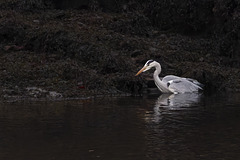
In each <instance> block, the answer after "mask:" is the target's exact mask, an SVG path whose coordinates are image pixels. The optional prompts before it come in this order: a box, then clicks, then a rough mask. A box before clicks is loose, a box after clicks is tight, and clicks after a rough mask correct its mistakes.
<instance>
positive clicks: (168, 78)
mask: <svg viewBox="0 0 240 160" xmlns="http://www.w3.org/2000/svg"><path fill="white" fill-rule="evenodd" d="M179 78H181V77H178V76H174V75H168V76H165V77H163V79H162V82H163V83H165V84H167V83H168V82H169V81H171V80H174V79H179Z"/></svg>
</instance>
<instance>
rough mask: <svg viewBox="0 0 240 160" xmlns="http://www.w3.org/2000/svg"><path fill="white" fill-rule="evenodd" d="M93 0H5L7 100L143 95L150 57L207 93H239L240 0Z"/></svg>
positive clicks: (0, 49) (0, 57)
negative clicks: (75, 1)
mask: <svg viewBox="0 0 240 160" xmlns="http://www.w3.org/2000/svg"><path fill="white" fill-rule="evenodd" d="M93 2H95V3H91V4H87V5H85V7H81V5H80V7H78V8H74V7H72V8H64V10H63V9H62V8H61V7H60V8H59V7H56V2H55V3H54V1H53V2H52V3H50V2H48V3H47V2H44V1H41V0H35V1H19V0H14V1H13V0H5V1H3V2H0V8H1V10H0V39H1V41H0V64H1V65H0V96H1V100H3V101H9V100H24V99H29V98H30V99H49V100H58V99H68V98H83V97H92V96H96V95H139V94H141V91H142V90H143V86H144V84H146V82H147V81H146V79H149V77H151V76H152V73H151V72H148V73H144V74H142V75H141V76H140V77H135V76H134V75H135V73H136V72H137V71H138V70H139V69H140V68H141V67H142V66H143V65H144V63H145V62H146V61H147V60H148V59H154V60H157V61H159V62H160V63H161V65H162V69H163V71H162V73H161V76H165V75H170V74H174V75H178V76H183V77H191V78H195V79H197V80H199V81H200V82H201V83H203V84H204V85H205V92H226V91H230V92H237V91H239V89H240V69H239V66H240V65H239V64H240V63H239V62H240V61H239V59H240V58H239V57H240V56H239V40H238V37H239V33H240V32H239V30H238V29H239V28H238V27H239V26H240V25H239V24H240V23H239V17H240V12H239V5H238V3H237V2H236V3H234V4H232V3H233V2H234V1H231V2H230V1H229V4H226V1H224V2H221V1H210V0H209V1H204V3H203V4H201V3H199V1H198V2H195V1H184V2H183V4H180V3H178V1H172V4H169V3H167V2H166V3H165V2H164V3H163V1H156V2H155V1H153V2H152V3H147V4H146V3H145V1H141V2H134V1H124V3H123V2H122V3H119V5H118V7H117V9H114V10H115V11H105V10H104V8H101V5H99V4H101V2H99V3H97V5H96V2H97V1H93ZM160 2H162V3H160ZM190 2H191V3H190ZM57 4H58V3H57ZM93 4H95V5H93ZM224 7H225V8H224ZM201 9H205V10H201ZM200 11H203V13H201V12H200Z"/></svg>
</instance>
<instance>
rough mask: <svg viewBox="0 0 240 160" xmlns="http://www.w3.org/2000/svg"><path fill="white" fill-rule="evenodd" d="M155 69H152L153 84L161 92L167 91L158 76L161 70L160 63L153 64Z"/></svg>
mask: <svg viewBox="0 0 240 160" xmlns="http://www.w3.org/2000/svg"><path fill="white" fill-rule="evenodd" d="M155 68H156V70H155V71H154V73H153V79H154V81H155V84H156V86H157V87H158V88H159V90H160V91H161V92H163V93H169V92H170V91H169V89H168V88H167V86H166V84H164V83H163V82H162V81H161V80H160V78H159V74H160V73H161V71H162V68H161V65H160V64H159V63H158V64H157V65H156V66H155Z"/></svg>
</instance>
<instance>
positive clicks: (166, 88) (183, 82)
mask: <svg viewBox="0 0 240 160" xmlns="http://www.w3.org/2000/svg"><path fill="white" fill-rule="evenodd" d="M153 67H155V69H156V70H155V71H154V73H153V79H154V82H155V84H156V86H157V87H158V89H159V90H160V91H161V92H162V93H174V94H178V93H191V92H198V91H199V90H203V89H202V86H203V85H202V84H201V83H199V82H198V81H197V80H195V79H191V78H183V77H178V76H174V75H168V76H165V77H164V78H162V79H160V78H159V74H160V73H161V70H162V69H161V65H160V63H158V62H156V61H154V60H148V61H147V62H146V63H145V65H144V66H143V68H142V69H141V70H139V71H138V73H137V74H136V76H137V75H139V74H140V73H142V72H145V71H147V70H149V69H151V68H153Z"/></svg>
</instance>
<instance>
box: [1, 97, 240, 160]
mask: <svg viewBox="0 0 240 160" xmlns="http://www.w3.org/2000/svg"><path fill="white" fill-rule="evenodd" d="M239 96H240V95H239V94H234V95H212V96H205V95H199V94H182V95H161V96H159V97H153V96H151V97H121V98H109V97H105V98H98V99H94V100H75V101H64V102H35V103H19V104H1V105H0V159H4V160H8V159H9V160H28V159H29V160H30V159H31V160H33V159H34V160H55V159H56V160H89V159H90V160H91V159H104V160H122V159H124V160H133V159H138V160H145V159H146V160H150V159H151V160H152V159H156V160H162V159H163V160H164V159H169V160H174V159H179V160H185V159H191V160H194V159H205V160H206V159H209V160H213V159H214V160H215V159H219V160H220V159H221V160H222V159H228V160H229V159H230V160H231V159H233V160H236V159H239V158H240V152H239V151H240V125H239V122H240V99H239Z"/></svg>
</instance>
